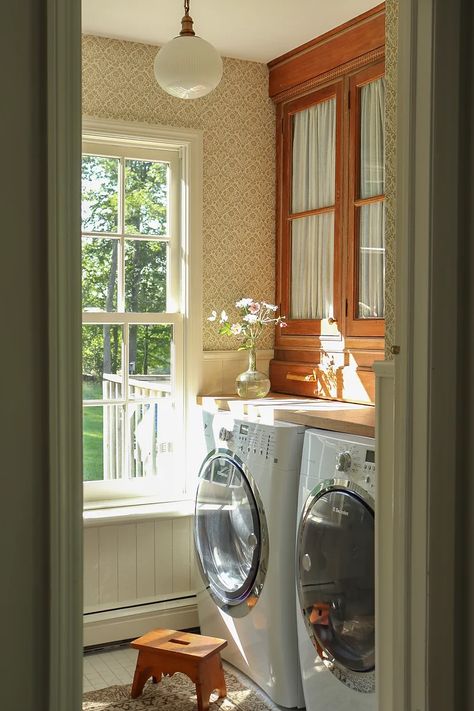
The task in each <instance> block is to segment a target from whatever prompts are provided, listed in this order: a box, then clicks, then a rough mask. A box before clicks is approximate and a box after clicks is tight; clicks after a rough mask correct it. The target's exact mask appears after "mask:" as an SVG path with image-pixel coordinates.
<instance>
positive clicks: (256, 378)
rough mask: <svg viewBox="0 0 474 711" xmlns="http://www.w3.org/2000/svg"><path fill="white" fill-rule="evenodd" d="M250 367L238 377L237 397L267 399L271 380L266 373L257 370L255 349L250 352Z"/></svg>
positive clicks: (236, 385)
mask: <svg viewBox="0 0 474 711" xmlns="http://www.w3.org/2000/svg"><path fill="white" fill-rule="evenodd" d="M247 353H248V358H249V367H248V368H247V370H246V371H244V372H243V373H240V375H238V376H237V378H236V380H235V390H236V392H237V395H238V396H239V397H241V398H243V399H245V400H253V399H255V398H259V397H265V395H266V394H267V393H268V392H269V390H270V380H269V378H268V376H267V375H265V373H261V372H260V371H259V370H257V368H256V365H257V354H256V350H255V348H249V349H248V351H247Z"/></svg>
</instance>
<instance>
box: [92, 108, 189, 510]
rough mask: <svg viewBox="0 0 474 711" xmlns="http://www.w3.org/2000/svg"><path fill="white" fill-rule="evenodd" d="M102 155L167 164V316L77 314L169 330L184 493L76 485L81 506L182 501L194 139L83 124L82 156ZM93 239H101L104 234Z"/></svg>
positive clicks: (139, 127) (181, 133) (143, 486)
mask: <svg viewBox="0 0 474 711" xmlns="http://www.w3.org/2000/svg"><path fill="white" fill-rule="evenodd" d="M104 149H105V150H106V151H107V154H110V155H114V156H117V157H119V158H124V157H130V156H133V157H134V158H135V157H136V158H148V159H158V160H165V161H167V162H170V161H171V162H172V163H173V170H172V175H173V176H174V178H172V179H175V180H177V182H176V183H175V185H174V191H171V192H172V194H173V192H174V193H175V194H177V195H178V196H179V197H178V199H179V209H178V210H177V211H173V210H170V213H171V214H173V212H174V213H175V214H176V215H178V216H179V217H178V218H177V220H176V223H175V224H172V225H170V234H171V238H170V239H169V240H167V238H166V237H165V238H164V240H163V241H169V243H170V269H169V271H170V275H169V277H168V278H169V286H170V287H171V289H168V290H167V312H166V313H161V314H158V315H157V314H153V319H152V320H151V319H150V316H149V315H148V314H147V313H140V314H131V313H126V314H125V317H124V304H118V305H117V306H118V307H119V308H120V309H123V310H121V311H120V312H84V313H83V323H84V324H85V325H88V324H103V323H108V324H113V323H121V324H123V323H132V324H138V323H151V322H153V323H166V324H171V325H172V326H173V342H174V353H173V357H174V363H175V373H178V378H177V379H176V381H175V382H174V383H173V388H174V391H175V393H176V398H175V402H176V412H177V416H178V417H180V418H181V421H182V422H183V441H182V443H181V444H182V446H180V443H177V444H176V450H177V451H176V452H175V456H176V457H178V465H179V467H183V468H184V478H183V481H184V486H183V487H182V488H179V489H173V488H172V487H170V488H169V489H167V490H166V493H165V494H164V493H163V492H162V491H160V488H159V484H158V487H157V482H156V480H155V479H154V478H151V477H144V478H143V479H141V478H140V479H133V480H132V479H115V480H110V481H97V482H84V484H83V490H84V507H85V508H104V507H107V506H110V505H113V506H117V504H118V503H119V504H122V505H129V504H136V503H142V502H156V501H159V502H164V501H170V502H171V501H174V502H176V501H179V500H189V499H190V498H191V496H192V494H193V488H194V481H195V475H196V467H197V464H198V463H199V458H200V456H201V451H200V450H199V446H197V447H196V446H195V443H199V442H200V440H201V439H202V438H201V437H200V434H199V433H200V422H199V413H198V408H197V405H196V396H197V394H198V392H199V389H200V384H201V363H202V328H201V323H202V132H201V131H197V130H191V129H189V130H188V129H179V128H178V129H175V128H169V127H162V126H151V125H148V124H141V123H131V122H122V121H111V120H100V119H92V118H88V117H84V119H83V153H93V154H95V155H101V154H104ZM122 190H123V188H122ZM84 234H87V233H84ZM90 236H94V235H93V234H91V235H90ZM98 236H106V233H103V234H102V233H101V234H100V235H98ZM112 237H113V235H112ZM143 238H144V239H147V237H146V236H143ZM115 239H117V235H115ZM160 239H162V238H161V236H160ZM172 240H175V241H174V243H172ZM122 370H123V373H124V378H125V380H126V379H127V371H128V367H127V364H122ZM179 381H181V383H182V386H180V382H179ZM125 385H126V383H125ZM111 404H113V403H111Z"/></svg>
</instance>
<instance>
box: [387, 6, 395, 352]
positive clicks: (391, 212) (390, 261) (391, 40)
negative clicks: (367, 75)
mask: <svg viewBox="0 0 474 711" xmlns="http://www.w3.org/2000/svg"><path fill="white" fill-rule="evenodd" d="M385 12H386V19H385V21H386V25H385V74H386V93H385V180H386V185H385V192H386V216H385V244H386V250H387V252H386V261H385V355H386V358H389V359H390V358H392V357H393V356H392V354H391V352H390V348H391V346H392V345H393V343H394V338H395V286H396V275H395V254H396V209H397V185H396V180H397V170H396V168H397V165H396V155H397V152H396V148H397V146H396V142H397V69H398V0H386V3H385Z"/></svg>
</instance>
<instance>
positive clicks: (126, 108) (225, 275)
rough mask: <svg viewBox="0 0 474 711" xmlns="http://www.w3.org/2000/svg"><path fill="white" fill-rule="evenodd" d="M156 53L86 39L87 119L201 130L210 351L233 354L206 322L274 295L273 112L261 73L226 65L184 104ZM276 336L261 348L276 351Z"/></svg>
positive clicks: (254, 66) (248, 65)
mask: <svg viewBox="0 0 474 711" xmlns="http://www.w3.org/2000/svg"><path fill="white" fill-rule="evenodd" d="M156 52H157V47H154V46H150V45H145V44H139V43H135V42H126V41H121V40H114V39H109V38H104V37H95V36H87V35H86V36H84V37H83V113H84V114H85V115H87V116H91V117H95V118H111V119H121V120H125V121H142V122H145V123H150V124H162V125H165V126H176V127H186V128H198V129H202V130H203V136H204V183H203V197H204V215H203V272H204V273H203V341H204V342H203V347H204V349H205V350H219V349H222V350H228V349H234V348H235V347H236V345H237V342H233V341H232V339H230V338H228V337H222V336H218V334H217V329H216V328H215V325H214V324H210V323H209V322H208V321H207V319H206V317H207V315H208V314H209V313H210V311H211V310H212V309H214V308H215V309H221V308H227V307H228V306H229V305H231V304H233V302H235V301H236V300H237V299H239V298H241V297H242V296H252V297H254V298H260V299H265V300H267V301H272V300H273V299H274V292H275V230H274V226H275V109H274V105H273V102H272V101H271V100H270V99H269V98H268V72H267V68H266V66H265V65H263V64H258V63H256V62H247V61H242V60H237V59H227V58H224V76H223V79H222V82H221V84H220V85H219V86H218V87H217V89H216V90H215V91H214V92H212V93H211V94H209V95H208V96H205V97H203V98H201V99H196V100H192V101H182V100H180V99H175V98H174V97H172V96H169V95H168V94H166V93H165V92H164V91H162V90H161V89H160V87H159V86H158V84H157V83H156V81H155V78H154V75H153V60H154V57H155V55H156ZM272 345H273V334H272V333H271V329H269V331H268V333H267V334H266V335H265V336H264V337H263V338H262V340H261V342H260V344H259V346H260V347H261V348H271V347H272Z"/></svg>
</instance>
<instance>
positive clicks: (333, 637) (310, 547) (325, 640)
mask: <svg viewBox="0 0 474 711" xmlns="http://www.w3.org/2000/svg"><path fill="white" fill-rule="evenodd" d="M297 541H298V550H297V557H298V558H297V559H298V571H297V587H298V595H299V601H300V607H301V610H302V612H303V615H304V619H305V623H306V627H307V630H308V633H309V635H310V637H311V640H312V642H313V644H314V646H315V648H316V649H317V651H318V653H319V654H320V656H321V658H322V659H323V660H325V661H327V662H330V664H328V665H327V666H329V668H331V669H333V670H334V672H335V673H336V676H338V678H341V672H342V675H349V676H350V677H351V678H352V680H351V685H354V677H357V675H364V674H366V673H367V672H371V671H373V670H374V667H375V604H374V602H375V596H374V563H375V555H374V502H373V500H372V498H371V497H370V495H369V494H367V492H365V491H364V490H363V489H361V488H360V487H358V486H357V485H355V484H353V483H352V482H349V481H345V480H344V481H341V480H329V481H325V482H323V483H322V484H320V485H319V486H318V487H316V488H315V489H314V490H313V491H312V492H311V494H310V495H309V497H308V499H307V502H306V505H305V508H304V512H303V516H302V518H301V521H300V526H299V530H298V538H297ZM366 686H367V685H366V684H365V683H364V684H363V687H364V691H368V689H367V688H366Z"/></svg>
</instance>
